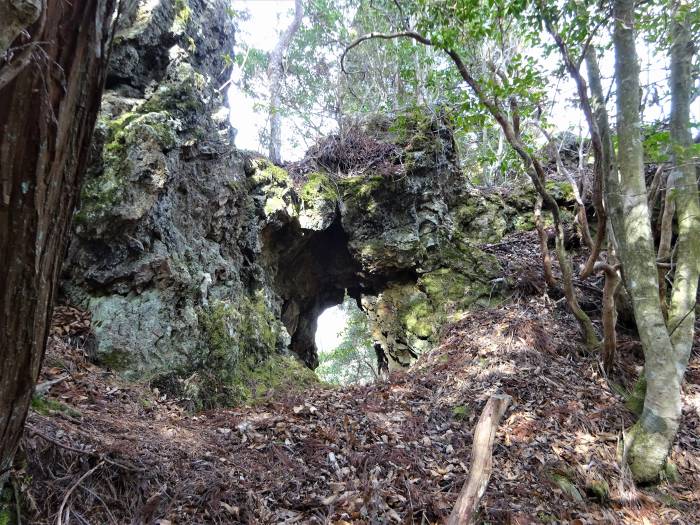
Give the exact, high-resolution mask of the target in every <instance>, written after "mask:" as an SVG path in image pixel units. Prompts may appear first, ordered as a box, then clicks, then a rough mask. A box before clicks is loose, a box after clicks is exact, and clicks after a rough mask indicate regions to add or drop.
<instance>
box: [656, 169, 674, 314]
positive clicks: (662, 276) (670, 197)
mask: <svg viewBox="0 0 700 525" xmlns="http://www.w3.org/2000/svg"><path fill="white" fill-rule="evenodd" d="M677 173H678V172H677V171H673V172H672V173H671V174H670V175H669V177H668V181H667V182H666V195H665V197H664V211H663V213H662V214H661V226H660V228H659V250H658V254H657V256H656V260H657V262H658V263H661V264H659V266H658V272H659V301H661V311H662V312H663V314H664V318H668V308H667V298H666V273H667V272H668V271H670V266H666V263H670V262H671V243H672V240H673V216H674V215H675V213H676V203H675V201H674V197H675V195H674V193H675V191H674V186H675V179H676V175H677Z"/></svg>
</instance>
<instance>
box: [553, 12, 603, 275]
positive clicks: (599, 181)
mask: <svg viewBox="0 0 700 525" xmlns="http://www.w3.org/2000/svg"><path fill="white" fill-rule="evenodd" d="M540 10H541V11H542V12H545V10H544V9H543V7H542V4H541V3H540ZM545 25H546V26H547V31H549V33H550V34H551V35H552V37H553V38H554V41H555V42H556V44H557V47H558V48H559V51H560V52H561V55H562V59H563V60H564V65H565V66H566V69H567V71H568V72H569V76H571V78H572V79H573V80H574V82H575V83H576V90H577V91H578V98H579V101H580V103H581V108H582V109H583V114H584V115H585V117H586V123H587V124H588V130H589V132H590V135H591V144H592V146H593V176H594V180H593V207H594V208H595V211H596V215H597V218H598V228H597V231H596V238H595V242H594V243H593V247H592V249H591V253H590V255H589V257H588V260H587V261H586V263H585V264H584V267H583V269H582V270H581V278H583V279H585V278H586V277H588V276H589V275H591V273H592V272H593V267H594V265H595V263H596V261H597V260H598V256H599V255H600V251H601V249H602V247H603V239H605V225H606V223H607V217H606V211H605V207H604V206H603V181H604V180H605V178H606V176H607V173H606V168H608V169H609V167H610V166H609V164H608V165H606V164H605V160H606V159H605V157H604V153H603V140H602V137H601V134H600V130H599V128H598V120H597V119H596V118H595V113H594V111H593V107H592V104H591V101H590V99H589V98H588V88H587V85H586V81H585V80H584V78H583V76H582V75H581V71H580V69H579V65H578V64H577V63H576V62H575V61H574V59H573V58H572V57H571V54H570V53H569V49H568V47H567V46H566V44H565V43H564V40H563V39H562V37H561V35H560V34H559V33H558V32H557V31H556V30H555V28H554V26H553V24H552V21H551V19H549V18H548V17H545Z"/></svg>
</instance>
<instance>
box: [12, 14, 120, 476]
mask: <svg viewBox="0 0 700 525" xmlns="http://www.w3.org/2000/svg"><path fill="white" fill-rule="evenodd" d="M115 4H116V0H85V1H81V2H65V1H64V0H48V2H47V5H46V6H45V8H46V13H45V15H44V25H43V28H42V29H41V31H40V32H39V34H38V35H36V36H35V41H37V42H42V44H41V49H39V48H38V47H37V48H36V49H35V50H34V51H33V56H32V60H30V61H29V63H28V65H27V66H26V67H25V68H24V69H23V70H22V71H21V72H19V74H17V75H16V76H15V77H14V79H13V80H12V81H11V82H9V83H8V84H7V85H5V86H4V87H2V88H0V268H2V271H0V363H1V364H0V485H1V484H2V481H4V479H5V478H6V476H7V473H8V471H9V469H10V468H11V464H12V460H13V456H14V454H15V451H16V449H17V444H18V442H19V439H20V436H21V435H22V429H23V426H24V420H25V417H26V414H27V410H28V407H29V402H30V399H31V396H32V391H33V389H34V383H35V381H36V379H37V375H38V373H39V367H40V365H41V360H42V357H43V353H44V347H45V344H46V338H47V332H48V326H49V317H50V314H51V306H52V300H53V295H54V288H55V283H56V279H57V275H58V272H59V269H60V267H61V263H62V260H63V255H64V248H65V241H66V236H67V232H68V229H69V225H70V220H71V216H72V213H73V208H74V206H75V202H76V197H77V195H78V191H79V186H80V179H81V175H82V172H83V171H84V168H85V164H86V162H87V156H88V149H89V143H90V138H91V135H92V129H93V126H94V124H95V118H96V116H97V112H98V110H99V104H100V98H101V95H102V88H103V84H104V76H105V70H106V65H107V54H108V48H109V43H110V41H111V38H112V27H113V26H112V21H113V13H114V8H115ZM3 22H4V21H3ZM30 32H31V31H30ZM10 66H11V64H7V63H4V64H2V65H0V75H1V74H2V71H3V69H4V68H7V67H10Z"/></svg>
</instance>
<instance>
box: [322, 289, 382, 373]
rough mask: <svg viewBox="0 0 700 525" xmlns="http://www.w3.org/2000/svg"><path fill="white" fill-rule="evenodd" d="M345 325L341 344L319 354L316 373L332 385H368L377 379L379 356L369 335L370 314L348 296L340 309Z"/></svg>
mask: <svg viewBox="0 0 700 525" xmlns="http://www.w3.org/2000/svg"><path fill="white" fill-rule="evenodd" d="M340 308H341V309H342V311H343V313H344V315H345V318H346V324H345V327H344V328H343V330H342V332H341V334H340V335H341V341H340V343H339V344H338V345H337V346H336V347H335V348H333V349H332V350H330V351H328V352H321V354H320V355H319V363H320V364H319V367H318V368H317V369H316V373H317V374H318V375H319V377H320V378H321V379H323V380H324V381H327V382H329V383H334V384H339V385H347V384H356V383H367V382H370V381H372V380H374V379H375V378H376V375H377V372H376V361H377V357H376V354H375V352H374V347H373V344H372V343H373V342H372V337H371V335H370V331H369V326H368V321H367V314H365V313H364V312H363V311H362V310H360V309H359V308H358V307H357V304H356V303H355V300H354V299H352V298H350V297H347V298H346V299H345V301H344V302H343V304H342V305H341V306H340Z"/></svg>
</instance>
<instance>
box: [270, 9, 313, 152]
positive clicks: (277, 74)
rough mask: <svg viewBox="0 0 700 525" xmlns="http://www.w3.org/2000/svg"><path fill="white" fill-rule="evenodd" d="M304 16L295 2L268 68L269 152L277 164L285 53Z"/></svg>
mask: <svg viewBox="0 0 700 525" xmlns="http://www.w3.org/2000/svg"><path fill="white" fill-rule="evenodd" d="M303 16H304V8H303V6H302V4H301V0H295V2H294V18H293V19H292V23H291V24H289V27H288V28H287V29H286V30H285V32H284V33H283V34H282V36H280V39H279V42H277V45H276V46H275V49H274V50H273V51H272V54H271V55H270V65H269V67H268V70H267V78H268V80H269V82H270V144H269V148H268V154H269V157H270V160H271V161H272V162H274V163H275V164H281V163H282V115H281V113H280V106H281V94H282V77H283V76H284V54H285V53H286V52H287V48H289V44H290V43H291V41H292V38H294V34H295V33H296V32H297V31H298V30H299V27H300V26H301V19H302V18H303Z"/></svg>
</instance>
